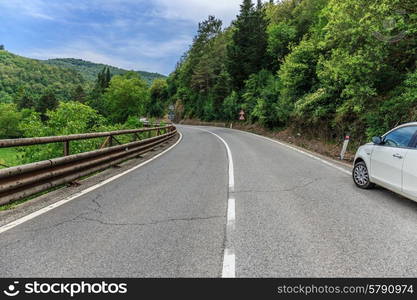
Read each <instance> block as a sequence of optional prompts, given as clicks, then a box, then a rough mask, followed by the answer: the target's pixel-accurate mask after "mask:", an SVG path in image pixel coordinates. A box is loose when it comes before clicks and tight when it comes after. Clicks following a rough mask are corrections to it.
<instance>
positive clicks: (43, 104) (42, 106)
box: [36, 90, 58, 121]
mask: <svg viewBox="0 0 417 300" xmlns="http://www.w3.org/2000/svg"><path fill="white" fill-rule="evenodd" d="M57 107H58V100H57V99H56V97H55V95H54V93H53V92H52V91H51V90H47V91H46V92H45V94H44V95H43V96H42V97H40V98H39V100H38V103H37V105H36V111H37V112H39V113H40V114H41V118H42V120H43V121H45V120H46V116H45V113H46V111H47V110H54V109H56V108H57Z"/></svg>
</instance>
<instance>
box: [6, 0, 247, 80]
mask: <svg viewBox="0 0 417 300" xmlns="http://www.w3.org/2000/svg"><path fill="white" fill-rule="evenodd" d="M240 3H241V0H0V11H1V13H0V22H1V26H0V44H4V45H5V48H6V49H7V50H8V51H10V52H12V53H15V54H18V55H22V56H26V57H31V58H37V59H48V58H80V59H84V60H89V61H93V62H97V63H104V64H109V65H113V66H117V67H120V68H124V69H129V70H144V71H149V72H158V73H162V74H165V75H168V74H169V73H170V72H172V71H173V70H174V68H175V65H176V62H177V61H178V60H179V58H180V57H181V55H182V54H183V53H184V52H185V51H186V50H187V49H188V47H189V45H190V44H191V42H192V39H193V37H194V35H195V34H196V31H197V26H198V23H199V22H200V21H202V20H204V19H206V18H207V16H208V15H215V16H216V17H218V18H220V19H222V20H223V22H224V25H226V26H228V25H229V24H230V22H231V21H232V20H233V19H234V18H235V16H236V15H237V13H238V11H239V5H240Z"/></svg>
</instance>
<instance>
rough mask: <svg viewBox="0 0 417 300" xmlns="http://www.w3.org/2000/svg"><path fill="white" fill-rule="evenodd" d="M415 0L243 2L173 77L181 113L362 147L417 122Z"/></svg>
mask: <svg viewBox="0 0 417 300" xmlns="http://www.w3.org/2000/svg"><path fill="white" fill-rule="evenodd" d="M416 49H417V5H416V2H415V1H413V0H372V1H363V0H343V1H340V0H282V1H279V2H278V1H269V3H262V2H261V1H257V3H253V2H252V1H251V0H244V1H243V3H242V5H241V8H240V13H239V15H238V16H237V18H236V20H234V21H233V23H232V25H231V26H230V27H227V28H223V24H222V21H221V20H219V19H217V18H215V17H213V16H211V17H209V18H208V19H207V20H205V21H203V22H201V23H200V24H199V28H198V33H197V35H196V37H195V38H194V41H193V44H192V45H191V47H190V49H189V50H188V51H187V52H186V53H185V54H184V55H183V57H182V58H181V60H180V61H179V62H178V65H177V68H176V70H175V72H173V73H172V74H171V76H170V77H169V78H168V93H169V97H170V99H171V101H172V102H174V103H176V108H177V115H181V117H182V118H186V119H200V120H203V121H214V120H219V121H220V120H223V121H237V118H238V114H239V111H240V110H241V109H243V110H244V112H245V116H246V123H247V124H257V125H260V126H263V127H264V128H267V129H280V130H282V129H287V128H290V129H294V131H295V132H297V133H301V134H303V135H307V136H308V135H310V136H314V137H316V138H322V139H324V140H328V141H337V140H340V139H342V138H343V137H344V136H345V135H347V134H349V135H350V136H352V138H353V139H354V141H355V142H356V143H357V144H360V143H362V141H364V140H368V139H369V138H370V137H372V136H375V135H380V134H382V133H384V132H385V131H387V130H388V129H390V128H392V127H394V126H395V125H397V124H400V123H404V122H408V121H416V120H417V71H416V59H417V51H416Z"/></svg>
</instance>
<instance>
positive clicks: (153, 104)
mask: <svg viewBox="0 0 417 300" xmlns="http://www.w3.org/2000/svg"><path fill="white" fill-rule="evenodd" d="M149 94H150V99H149V102H148V105H147V113H148V115H149V116H151V117H156V118H162V117H163V116H164V113H165V106H166V104H167V101H168V85H167V81H166V80H165V79H156V80H154V82H153V83H152V86H151V88H150V91H149Z"/></svg>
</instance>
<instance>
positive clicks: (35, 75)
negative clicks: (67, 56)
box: [0, 50, 168, 168]
mask: <svg viewBox="0 0 417 300" xmlns="http://www.w3.org/2000/svg"><path fill="white" fill-rule="evenodd" d="M0 57H1V59H0V70H1V71H4V70H6V71H7V72H0V77H2V76H3V77H2V78H1V79H2V80H0V139H11V138H24V137H42V136H56V135H69V134H77V133H86V132H101V131H113V130H123V129H134V128H140V127H142V126H143V124H142V123H141V122H140V117H143V116H147V117H149V119H150V120H151V121H154V120H155V119H156V118H163V117H164V116H165V111H166V109H167V106H168V99H167V92H166V82H165V80H164V79H163V78H158V79H156V80H155V81H154V82H153V83H152V84H149V83H148V82H147V81H146V80H144V79H142V78H141V77H140V75H139V73H138V72H133V71H131V72H127V71H126V72H121V73H120V74H119V75H113V74H112V73H111V68H109V67H104V68H103V69H102V70H101V71H100V72H99V73H98V75H97V78H96V80H95V82H93V83H91V84H90V85H82V84H83V79H82V78H83V77H82V76H80V75H79V74H78V73H77V72H76V71H73V70H66V69H61V68H59V67H52V66H48V65H44V64H42V63H40V62H36V61H35V60H30V59H25V58H21V57H18V56H15V55H12V54H10V53H9V52H7V51H5V50H0ZM11 70H14V71H13V72H12V71H11ZM15 73H16V74H20V75H16V74H15ZM26 73H27V74H26ZM13 74H14V75H13ZM12 75H13V76H12ZM60 76H61V77H60ZM55 77H56V78H57V79H56V80H55V81H54V78H55ZM59 78H61V79H62V82H60V81H59ZM25 80H27V81H28V84H27V85H25V84H23V83H22V82H23V81H25ZM71 90H72V91H71ZM63 91H65V92H66V94H64V93H63ZM68 91H71V92H70V93H68ZM119 139H120V141H121V142H129V141H130V140H129V138H128V137H123V136H121V137H120V138H119ZM102 143H103V140H102V139H95V140H87V141H78V142H73V143H72V144H71V153H73V154H76V153H81V152H85V151H91V150H95V149H97V148H99V147H100V145H101V144H102ZM62 152H63V149H62V145H61V144H48V145H39V146H30V147H21V148H13V149H0V168H4V167H8V166H16V165H19V164H24V163H30V162H35V161H40V160H45V159H50V158H54V157H59V156H61V155H62Z"/></svg>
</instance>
